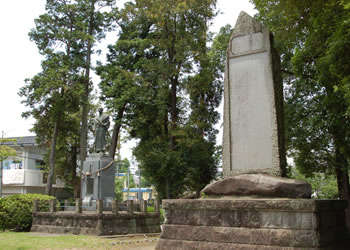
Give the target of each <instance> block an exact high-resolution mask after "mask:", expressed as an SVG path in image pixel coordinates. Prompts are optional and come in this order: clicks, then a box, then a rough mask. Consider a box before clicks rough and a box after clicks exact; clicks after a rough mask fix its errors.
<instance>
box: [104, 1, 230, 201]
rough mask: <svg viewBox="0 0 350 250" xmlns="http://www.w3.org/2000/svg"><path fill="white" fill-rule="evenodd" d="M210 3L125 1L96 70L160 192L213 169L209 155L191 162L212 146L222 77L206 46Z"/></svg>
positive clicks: (173, 191)
mask: <svg viewBox="0 0 350 250" xmlns="http://www.w3.org/2000/svg"><path fill="white" fill-rule="evenodd" d="M215 3H216V1H197V0H192V1H180V0H177V1H158V0H157V1H149V0H138V1H134V2H128V3H127V4H126V5H125V8H124V9H123V10H122V11H121V13H120V19H119V21H118V24H119V25H120V27H121V33H120V36H119V37H120V38H119V40H118V42H117V43H116V45H115V46H111V47H110V53H109V59H108V63H107V65H105V66H104V69H105V70H102V69H103V68H101V72H102V74H101V77H102V79H103V81H102V83H101V86H102V98H106V99H109V100H110V104H111V106H110V107H111V108H113V109H114V110H115V111H117V110H118V108H123V107H124V113H123V124H124V125H129V126H130V135H131V136H132V137H134V138H136V139H138V141H139V142H138V145H137V147H136V148H135V150H134V154H135V156H136V158H137V160H138V161H139V163H140V165H141V166H140V167H141V168H142V173H143V175H144V176H145V177H146V178H147V179H149V180H150V181H151V182H152V183H154V184H155V185H156V188H157V191H158V193H159V194H160V196H161V197H167V198H171V197H177V196H179V195H181V194H182V193H183V191H185V190H186V189H190V190H200V186H201V187H203V185H205V184H207V183H208V182H209V181H210V180H211V179H212V178H214V176H215V174H216V167H217V162H216V161H214V160H208V161H206V163H208V164H204V161H202V162H199V161H195V160H194V155H199V154H201V155H206V156H207V157H206V158H205V159H209V158H211V157H213V154H214V151H215V150H216V148H215V136H216V133H217V131H216V130H215V129H214V128H213V126H214V124H215V123H216V122H217V119H218V117H219V115H218V113H217V112H216V110H215V108H216V107H217V106H218V105H219V103H220V99H221V95H222V79H221V76H220V74H219V72H220V68H219V67H218V66H216V65H215V63H214V55H217V54H215V53H212V52H211V51H212V49H209V48H207V43H209V42H210V41H211V34H210V33H208V25H209V23H210V20H211V19H212V18H213V17H214V16H215V11H214V9H215ZM225 49H226V48H225ZM210 53H212V55H211V54H210ZM215 58H217V57H215ZM215 60H216V59H215ZM103 72H104V73H103ZM195 85H196V87H195ZM197 102H201V105H196V103H197ZM202 111H205V112H202ZM116 113H118V114H119V112H116ZM205 145H206V146H205ZM199 152H201V153H199ZM203 164H204V165H203ZM190 165H192V167H193V168H192V169H191V171H190ZM194 165H195V166H194ZM201 168H202V169H201ZM200 170H203V171H200ZM197 175H200V178H198V179H196V181H193V179H194V176H197ZM204 176H206V177H204ZM201 177H203V178H201ZM194 183H197V184H198V185H197V186H196V185H195V184H194Z"/></svg>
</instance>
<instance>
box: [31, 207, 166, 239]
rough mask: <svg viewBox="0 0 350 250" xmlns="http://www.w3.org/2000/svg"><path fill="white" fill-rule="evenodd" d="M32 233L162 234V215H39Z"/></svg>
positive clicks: (123, 213) (64, 213) (34, 218)
mask: <svg viewBox="0 0 350 250" xmlns="http://www.w3.org/2000/svg"><path fill="white" fill-rule="evenodd" d="M31 231H32V232H45V233H72V234H88V235H117V234H138V233H159V232H160V225H159V214H157V213H148V214H144V213H140V212H135V213H133V214H129V213H127V212H120V213H118V215H115V214H112V213H111V212H104V213H103V214H101V215H97V214H95V213H88V212H84V213H81V214H77V213H71V212H57V213H50V212H39V213H35V214H34V216H33V224H32V228H31Z"/></svg>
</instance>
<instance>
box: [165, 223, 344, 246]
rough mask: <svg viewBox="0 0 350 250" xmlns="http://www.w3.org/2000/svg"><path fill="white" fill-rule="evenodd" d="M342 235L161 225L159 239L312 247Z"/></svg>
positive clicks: (307, 231)
mask: <svg viewBox="0 0 350 250" xmlns="http://www.w3.org/2000/svg"><path fill="white" fill-rule="evenodd" d="M345 230H346V229H345ZM343 232H344V228H339V229H337V230H333V231H330V232H325V233H320V232H318V231H313V230H290V229H264V228H244V227H210V226H209V227H208V226H188V225H163V230H162V234H161V239H170V240H184V241H205V242H217V243H234V244H251V245H270V246H279V247H304V248H305V247H307V248H315V247H321V246H326V245H327V244H329V243H332V242H334V241H342V240H345V239H346V238H347V235H346V234H344V233H343Z"/></svg>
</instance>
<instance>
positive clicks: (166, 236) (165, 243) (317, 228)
mask: <svg viewBox="0 0 350 250" xmlns="http://www.w3.org/2000/svg"><path fill="white" fill-rule="evenodd" d="M346 206H347V203H346V201H340V200H306V199H250V198H240V199H230V200H216V199H208V200H207V199H205V200H163V208H164V210H165V224H164V225H163V226H162V227H163V230H162V234H161V237H160V240H159V241H158V244H157V247H156V249H235V250H240V249H245V250H248V249H249V250H252V249H271V250H272V249H274V250H281V249H286V250H287V249H290V250H292V249H293V250H294V249H300V250H301V249H344V250H345V249H349V248H348V247H349V246H350V240H349V235H348V232H347V229H346V226H345V219H344V216H345V212H344V211H345V208H346Z"/></svg>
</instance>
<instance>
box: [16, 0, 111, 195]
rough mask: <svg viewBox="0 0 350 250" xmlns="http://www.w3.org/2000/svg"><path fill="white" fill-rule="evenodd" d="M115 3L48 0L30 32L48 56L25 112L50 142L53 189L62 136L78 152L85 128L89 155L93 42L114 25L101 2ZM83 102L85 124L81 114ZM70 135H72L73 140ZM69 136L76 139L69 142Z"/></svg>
mask: <svg viewBox="0 0 350 250" xmlns="http://www.w3.org/2000/svg"><path fill="white" fill-rule="evenodd" d="M113 3H114V1H111V0H96V1H93V0H55V1H53V0H48V1H47V4H46V11H47V13H46V14H43V15H41V16H40V17H39V18H38V19H36V20H35V22H36V28H35V29H33V30H32V31H31V32H30V33H29V36H30V38H31V40H32V41H34V42H35V43H36V45H37V46H38V49H39V51H40V53H41V54H42V55H44V56H45V60H44V61H43V62H42V69H43V70H42V72H41V73H39V74H37V75H36V76H35V77H33V78H31V79H28V80H27V81H26V85H25V86H24V87H23V88H21V90H20V92H19V95H20V96H22V97H25V98H26V99H25V100H24V101H23V103H25V104H26V105H27V106H28V107H29V108H30V109H31V110H30V111H28V112H25V113H24V114H23V115H24V116H25V117H28V116H33V117H34V118H35V119H36V123H35V125H34V128H33V130H34V131H35V132H36V133H37V135H38V138H39V142H41V143H42V144H45V145H47V146H50V150H49V152H50V157H49V176H48V183H47V188H46V193H47V194H51V189H52V180H53V176H54V172H55V160H56V152H57V142H58V141H60V142H62V144H61V145H60V146H61V149H62V152H64V151H65V152H67V151H68V148H70V149H71V152H72V154H76V153H78V152H77V149H76V146H77V139H79V137H78V136H77V134H76V133H77V132H78V133H79V132H80V131H81V132H82V133H81V136H82V138H80V140H81V143H80V144H81V149H80V151H81V152H80V154H81V159H80V160H81V162H82V161H83V160H84V159H85V155H86V133H87V132H86V130H87V125H86V124H87V113H88V97H89V88H90V79H89V70H90V67H91V54H92V53H93V50H92V47H93V44H94V42H95V40H100V39H102V38H103V36H104V31H105V30H106V29H107V27H110V22H108V20H109V14H107V13H105V12H102V11H101V9H100V8H99V9H97V10H96V9H95V5H96V6H98V7H101V8H102V7H106V6H109V7H112V5H113ZM81 107H82V122H81V126H82V127H81V128H80V129H79V126H80V125H79V123H77V122H76V119H75V118H76V116H77V114H79V113H80V108H81ZM72 121H73V123H70V122H72ZM67 124H68V125H67ZM70 125H73V126H74V127H72V126H70ZM73 131H74V132H73ZM64 132H66V133H64ZM68 134H71V136H72V137H71V138H70V139H69V140H68V138H67V135H68ZM68 141H70V144H65V143H66V142H68ZM61 155H63V154H61ZM67 157H68V158H70V159H69V160H67V161H73V162H72V164H70V165H72V167H71V170H72V178H73V180H72V181H74V182H75V183H76V184H77V185H75V188H76V192H75V193H76V196H79V188H80V185H79V179H78V178H76V176H75V175H76V173H75V169H76V167H75V166H76V162H77V161H76V160H77V159H76V156H71V157H70V156H69V155H67ZM68 158H67V159H68ZM81 165H82V164H81ZM73 176H74V177H73Z"/></svg>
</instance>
